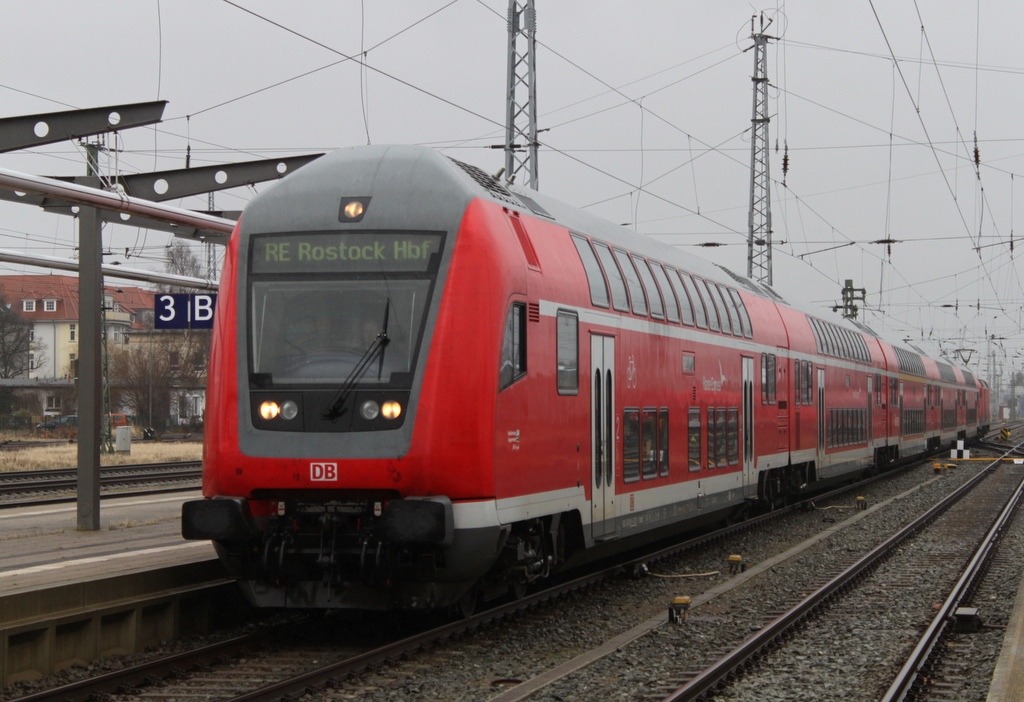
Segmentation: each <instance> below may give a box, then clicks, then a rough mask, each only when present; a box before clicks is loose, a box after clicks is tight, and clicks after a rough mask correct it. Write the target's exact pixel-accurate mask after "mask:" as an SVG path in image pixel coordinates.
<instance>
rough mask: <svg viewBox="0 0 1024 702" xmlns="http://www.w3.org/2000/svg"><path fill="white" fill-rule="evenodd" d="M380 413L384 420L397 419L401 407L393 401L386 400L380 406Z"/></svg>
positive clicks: (400, 412)
mask: <svg viewBox="0 0 1024 702" xmlns="http://www.w3.org/2000/svg"><path fill="white" fill-rule="evenodd" d="M380 413H381V414H383V415H384V419H398V415H400V414H402V405H401V404H399V403H397V402H395V401H394V400H388V401H387V402H385V403H384V404H383V405H381V407H380Z"/></svg>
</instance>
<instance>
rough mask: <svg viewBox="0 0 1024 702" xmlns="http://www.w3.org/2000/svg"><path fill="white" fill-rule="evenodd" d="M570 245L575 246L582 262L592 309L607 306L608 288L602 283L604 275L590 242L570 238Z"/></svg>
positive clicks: (579, 238)
mask: <svg viewBox="0 0 1024 702" xmlns="http://www.w3.org/2000/svg"><path fill="white" fill-rule="evenodd" d="M572 243H573V244H575V245H576V251H577V252H578V253H579V255H580V260H581V261H582V262H583V270H584V271H586V273H587V282H588V283H590V302H591V303H593V305H594V307H607V306H608V286H607V285H606V284H605V282H604V274H603V273H601V265H600V264H599V263H598V262H597V257H596V256H594V250H593V249H591V248H590V242H589V241H587V240H586V239H584V238H583V237H581V236H576V235H575V234H574V235H573V237H572Z"/></svg>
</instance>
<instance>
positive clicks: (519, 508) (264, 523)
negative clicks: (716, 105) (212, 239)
mask: <svg viewBox="0 0 1024 702" xmlns="http://www.w3.org/2000/svg"><path fill="white" fill-rule="evenodd" d="M910 353H911V352H904V350H902V349H899V348H895V349H894V347H892V346H891V345H888V344H887V343H885V342H883V341H881V340H880V339H878V338H877V337H876V335H874V334H873V332H871V331H870V329H867V328H866V327H862V326H858V325H857V324H855V323H850V322H848V321H844V320H834V321H829V320H826V319H824V318H823V317H820V316H817V315H814V314H810V313H808V312H804V311H799V310H797V309H794V308H792V307H790V306H789V305H787V304H785V303H784V301H783V300H782V298H780V297H779V296H778V295H777V294H776V293H775V292H774V291H772V290H770V289H769V288H765V287H763V286H759V285H757V284H755V283H753V282H752V281H750V280H747V279H746V278H744V277H742V276H739V275H735V274H733V273H730V272H729V271H726V270H725V269H723V268H721V267H719V266H715V265H713V264H711V263H709V262H707V261H704V260H702V259H700V258H697V257H695V256H691V255H688V254H685V253H683V252H680V251H678V250H676V249H673V248H671V247H667V246H663V245H661V244H659V243H657V242H655V241H653V240H650V239H648V238H646V237H643V236H639V235H637V234H635V233H633V232H630V231H629V230H626V229H624V228H622V227H619V226H617V225H614V224H611V223H609V222H606V221H604V220H601V219H598V218H596V217H593V216H591V215H588V214H586V213H584V212H581V211H579V210H576V209H574V208H572V207H569V206H567V205H565V204H563V203H560V202H558V201H556V200H553V199H551V198H546V197H544V196H542V195H541V194H539V193H535V192H533V191H526V190H519V189H516V188H513V187H512V186H507V185H506V184H502V183H499V182H498V181H497V180H495V179H494V178H492V177H491V176H489V175H488V174H486V173H485V172H484V171H482V170H480V169H479V168H476V167H474V166H471V165H468V164H464V163H461V162H458V161H455V160H452V159H449V158H446V157H444V156H442V155H440V154H438V153H436V152H434V151H431V150H429V149H426V148H420V147H408V146H371V147H358V148H352V149H344V150H341V151H338V152H336V153H334V154H331V155H328V156H325V157H322V158H320V159H318V160H317V161H314V162H313V163H311V164H310V165H307V166H305V167H303V168H302V169H301V170H299V171H297V172H295V173H294V174H292V175H289V176H288V177H286V178H284V179H283V180H282V181H281V182H280V183H279V184H278V185H277V186H276V187H274V188H273V189H271V190H268V191H267V192H265V193H262V194H260V195H258V196H257V197H256V198H254V199H253V201H252V202H251V203H250V204H249V206H248V207H247V208H246V210H245V212H244V213H243V216H242V219H241V221H240V222H239V225H238V227H237V228H236V230H235V232H234V234H233V236H232V237H231V240H230V242H229V244H228V247H227V252H226V257H225V265H224V271H223V274H222V277H221V284H220V298H219V304H218V316H217V319H216V320H215V328H214V341H213V350H212V355H211V362H210V370H209V383H208V394H207V411H206V417H207V420H206V432H205V444H204V456H203V494H204V498H203V499H202V500H195V501H191V502H188V503H186V504H185V505H184V506H183V510H182V533H183V535H184V536H185V537H186V538H190V539H210V540H212V541H213V542H214V543H215V545H216V548H217V550H218V553H219V554H220V556H221V558H222V560H223V561H224V563H225V564H226V566H227V568H228V570H229V572H230V573H231V574H232V575H233V576H234V577H235V578H237V579H238V580H239V582H240V583H241V584H242V587H243V589H244V591H245V593H246V595H247V596H248V598H249V599H250V601H252V602H253V603H254V604H256V605H258V606H273V607H310V608H342V607H352V608H367V609H387V608H420V609H431V608H440V607H449V606H457V607H460V608H461V609H463V611H465V609H466V608H467V607H471V606H472V605H473V604H474V603H475V602H476V601H477V600H479V599H480V598H484V599H487V598H495V597H500V596H505V595H509V594H510V595H514V596H518V595H522V594H523V592H525V589H526V587H527V586H529V585H530V584H531V583H535V582H537V581H540V580H543V579H544V578H546V577H548V576H550V575H551V574H553V573H555V572H557V571H559V570H560V569H563V568H567V567H571V566H572V565H574V564H578V563H581V562H583V561H586V560H588V559H592V558H596V557H599V556H602V555H607V554H609V553H612V552H613V551H615V550H619V549H624V548H627V547H629V546H633V545H637V544H639V543H641V542H643V541H649V540H653V539H655V538H660V537H663V536H666V535H668V534H671V533H675V532H679V531H682V530H685V529H692V528H695V527H697V526H700V525H702V524H706V523H710V522H714V521H718V520H722V519H726V518H738V517H742V516H744V515H745V514H747V513H749V512H750V511H751V510H752V509H757V508H772V507H774V506H776V505H778V504H781V503H782V502H784V501H785V500H786V499H788V498H789V497H791V496H794V495H798V494H801V493H802V492H804V491H805V490H807V489H810V488H812V487H814V486H816V485H819V484H823V483H825V482H828V481H833V480H842V479H851V478H855V477H857V476H858V475H860V474H861V473H863V472H865V471H869V470H871V469H874V468H878V467H884V465H888V463H890V462H891V461H892V460H895V459H897V458H899V457H903V456H907V455H910V453H913V452H915V451H918V450H920V449H921V447H922V446H923V444H924V440H925V437H924V417H923V415H922V417H921V418H920V420H918V418H916V417H917V416H916V415H914V414H913V412H923V408H924V404H923V403H924V402H925V400H924V398H925V392H924V388H925V387H926V384H927V383H928V380H927V379H926V378H925V373H923V372H921V369H923V366H921V360H920V357H919V356H918V355H917V354H912V356H911V355H908V354H910ZM914 358H916V359H917V365H914V364H913V359H914ZM906 364H910V365H909V366H908V365H906ZM897 366H898V367H897ZM919 366H920V368H919ZM971 381H972V382H973V377H972V378H971ZM963 384H964V383H963V382H962V381H961V382H960V383H959V384H958V383H946V385H948V386H949V387H948V388H947V387H945V386H944V387H943V392H944V393H947V392H948V393H949V394H948V399H947V395H945V394H944V395H941V397H940V398H939V402H947V401H948V402H949V403H950V404H949V405H948V407H949V408H950V409H951V411H952V414H950V415H949V417H950V418H951V421H953V422H955V423H957V425H956V426H955V427H953V429H954V430H955V431H956V432H960V431H966V428H965V425H966V423H969V422H970V421H971V419H972V415H971V414H970V413H969V411H968V408H969V407H970V403H971V402H972V401H974V402H975V403H976V405H977V406H978V407H980V406H981V405H980V404H977V403H980V402H981V399H980V396H981V395H982V394H983V392H978V393H974V394H975V395H977V396H978V398H977V399H974V395H971V391H968V390H966V389H965V388H963V387H961V386H962V385H963ZM966 384H967V385H970V384H971V383H966ZM908 385H909V386H912V388H913V389H912V390H911V392H910V393H909V395H908V394H907V393H906V386H908ZM940 385H942V383H941V382H940ZM958 391H959V392H962V395H961V396H960V399H958V400H956V399H954V395H953V393H955V392H958ZM953 403H959V404H953ZM957 408H960V409H961V410H962V411H961V412H960V414H958V413H957ZM908 412H910V413H911V414H908ZM945 416H946V415H945V414H943V417H945ZM981 417H982V415H981V414H980V413H979V412H978V411H977V410H976V411H975V414H974V415H973V418H974V420H975V421H979V423H980V421H981V420H980V418H981ZM915 422H917V424H915ZM904 428H906V429H907V430H908V431H909V430H911V429H912V430H913V431H911V432H910V433H909V434H908V433H907V431H903V429H904ZM943 431H945V429H944V430H943ZM914 432H916V434H915V433H914ZM942 436H943V437H945V436H946V434H945V433H944V434H942Z"/></svg>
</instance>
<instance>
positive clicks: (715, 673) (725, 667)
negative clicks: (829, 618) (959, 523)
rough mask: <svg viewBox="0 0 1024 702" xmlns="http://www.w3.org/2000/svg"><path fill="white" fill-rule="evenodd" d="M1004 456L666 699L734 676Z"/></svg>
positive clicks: (678, 700) (688, 697)
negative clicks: (744, 665) (738, 670)
mask: <svg viewBox="0 0 1024 702" xmlns="http://www.w3.org/2000/svg"><path fill="white" fill-rule="evenodd" d="M1004 458H1005V454H1004V456H1001V457H999V458H996V459H995V460H993V462H992V463H991V464H989V465H988V466H986V467H985V468H984V469H983V470H981V471H979V472H978V474H977V475H975V476H974V477H973V478H971V479H970V480H968V481H967V482H966V483H964V484H963V485H962V486H960V487H959V488H958V489H957V490H955V491H953V492H952V493H950V494H949V495H947V496H946V497H945V498H943V499H942V500H941V501H939V502H938V503H936V504H935V505H934V506H932V508H931V509H929V510H928V511H927V512H925V513H924V514H922V515H921V516H920V517H918V518H917V519H915V520H914V521H913V522H911V523H910V524H908V525H907V526H905V527H904V528H903V529H901V530H900V531H899V532H897V533H896V534H894V535H893V536H891V537H890V538H889V539H887V540H886V541H884V542H883V543H881V544H879V545H878V546H877V547H875V548H874V549H873V550H872V551H871V552H870V553H868V554H867V555H865V556H864V557H863V558H861V559H860V560H858V561H857V562H856V563H854V564H853V565H851V566H850V567H849V568H847V569H846V570H844V571H843V572H842V573H840V574H839V575H837V576H836V577H835V578H833V579H832V580H831V581H830V582H828V583H826V584H825V585H823V586H822V587H820V588H818V589H817V590H815V591H814V592H812V593H811V594H809V595H808V596H807V597H805V598H804V599H803V600H801V601H800V602H799V603H797V604H796V605H795V606H794V607H793V608H792V609H790V610H789V611H787V612H785V613H783V614H782V615H780V616H779V617H777V618H776V619H775V620H773V621H772V622H770V623H769V624H768V625H767V626H765V627H764V628H762V629H761V630H759V631H758V632H757V633H755V634H753V635H752V636H750V637H749V638H747V639H746V640H745V641H744V642H743V643H741V644H740V645H739V646H738V647H736V648H735V649H733V650H732V651H730V652H729V653H728V654H727V655H725V656H723V657H722V658H721V659H719V660H718V661H716V662H715V663H714V664H712V665H711V666H709V667H708V668H705V669H704V670H703V671H701V672H700V673H699V674H698V675H697V676H696V677H695V678H693V679H691V680H690V681H689V682H687V683H686V684H685V685H683V686H682V687H680V688H678V689H677V690H675V691H674V692H672V693H671V694H670V695H668V696H667V697H665V698H664V700H663V702H690V701H692V700H696V699H698V698H699V697H701V696H702V695H704V694H706V693H708V692H709V691H711V690H712V689H713V688H715V687H716V686H718V685H719V684H720V683H722V682H724V681H725V679H726V678H727V677H728V676H730V675H732V674H733V673H734V671H736V670H737V669H738V668H739V667H740V666H742V665H743V664H744V663H746V662H747V661H748V660H750V659H751V658H753V657H754V656H755V655H756V654H757V653H758V652H759V651H761V650H762V649H763V648H764V647H765V646H767V645H769V644H770V643H771V642H772V641H774V640H775V639H776V638H778V637H779V636H781V635H782V634H783V633H785V632H786V631H787V630H789V629H790V628H791V627H793V626H794V625H795V624H796V623H797V622H799V621H800V620H801V619H803V618H804V617H805V616H807V615H808V614H809V613H810V612H811V611H812V610H814V609H815V608H817V607H818V606H819V605H821V604H822V603H824V602H825V601H827V600H828V599H829V598H830V597H831V596H832V595H834V594H835V593H836V592H838V591H839V590H840V589H841V588H843V587H845V586H846V585H849V584H850V583H851V582H852V581H853V580H855V579H856V578H857V577H859V576H860V575H862V574H864V573H865V572H866V571H868V570H869V569H870V568H872V567H873V566H875V565H876V564H878V563H879V562H880V561H881V560H882V559H883V558H884V557H885V556H887V555H888V554H889V553H890V552H891V551H892V550H893V549H894V548H896V547H897V546H899V545H900V544H901V543H902V542H903V541H905V540H906V539H908V538H909V537H911V536H913V535H914V534H915V533H917V532H918V531H920V530H921V529H922V528H924V527H925V526H927V525H928V524H929V523H930V522H932V521H933V520H934V519H935V518H937V517H938V516H939V515H941V514H942V513H943V512H945V511H946V510H947V509H949V508H950V507H951V506H953V505H954V504H955V503H956V502H957V501H959V500H960V499H961V498H962V497H963V496H964V495H966V494H967V493H969V492H970V491H971V490H973V489H974V488H975V487H976V486H977V485H978V484H979V483H981V482H982V481H983V480H984V479H985V478H987V477H988V475H989V474H990V473H991V472H992V471H994V470H995V468H996V466H998V465H999V464H1000V463H1001V462H1002V460H1003V459H1004Z"/></svg>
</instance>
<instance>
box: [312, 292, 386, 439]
mask: <svg viewBox="0 0 1024 702" xmlns="http://www.w3.org/2000/svg"><path fill="white" fill-rule="evenodd" d="M390 311H391V298H390V297H389V298H388V299H387V303H386V304H385V305H384V326H383V327H381V330H380V332H379V333H378V334H377V336H375V337H374V339H373V341H372V342H371V343H370V346H369V347H368V348H367V349H366V351H364V352H363V355H362V357H361V358H360V359H359V362H358V363H356V367H355V368H353V369H352V372H351V373H349V374H348V377H347V378H345V382H343V383H342V384H341V388H340V389H339V390H338V392H337V394H335V396H334V397H333V398H331V401H330V403H329V404H328V405H327V407H326V408H325V409H324V411H323V412H321V414H320V416H321V417H323V418H324V419H329V420H331V421H332V422H333V421H334V420H335V419H337V418H338V417H340V416H341V415H342V414H344V412H345V409H344V408H345V401H346V400H348V396H349V395H351V394H352V390H353V389H354V388H355V385H356V383H357V382H358V381H359V379H360V378H362V377H363V374H364V373H366V370H367V369H368V368H369V367H370V364H371V363H373V361H374V359H375V358H376V357H377V356H378V354H379V355H380V365H379V366H377V380H380V378H381V375H382V374H383V372H384V348H385V347H386V346H387V345H388V343H389V342H390V341H391V340H390V339H389V338H388V315H389V313H390Z"/></svg>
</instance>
